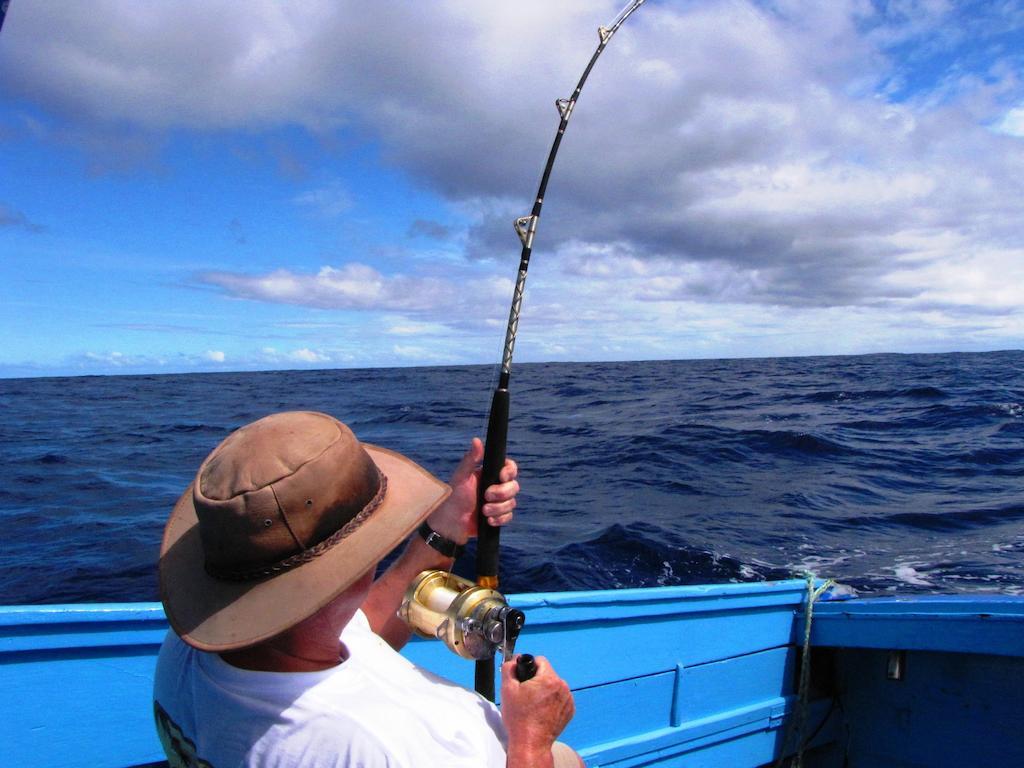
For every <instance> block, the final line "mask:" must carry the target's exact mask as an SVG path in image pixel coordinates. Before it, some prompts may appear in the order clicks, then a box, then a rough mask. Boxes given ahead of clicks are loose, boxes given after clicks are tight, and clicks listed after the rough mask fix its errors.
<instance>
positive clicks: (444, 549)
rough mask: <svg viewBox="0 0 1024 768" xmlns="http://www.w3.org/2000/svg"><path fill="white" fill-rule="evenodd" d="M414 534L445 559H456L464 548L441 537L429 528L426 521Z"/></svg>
mask: <svg viewBox="0 0 1024 768" xmlns="http://www.w3.org/2000/svg"><path fill="white" fill-rule="evenodd" d="M416 532H417V533H418V534H419V535H420V537H421V538H422V539H423V540H424V541H425V542H427V546H429V547H432V548H433V549H436V550H437V551H438V552H440V553H441V554H442V555H444V556H445V557H458V556H459V555H461V554H462V552H463V550H464V549H465V548H466V547H465V546H464V545H462V544H456V543H455V542H454V541H452V540H451V539H447V538H445V537H444V536H442V535H441V534H440V533H438V532H437V531H435V530H434V529H433V528H431V527H430V526H429V525H428V524H427V521H426V520H424V521H423V524H422V525H420V527H419V529H418V530H417V531H416Z"/></svg>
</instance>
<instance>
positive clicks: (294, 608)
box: [154, 412, 582, 768]
mask: <svg viewBox="0 0 1024 768" xmlns="http://www.w3.org/2000/svg"><path fill="white" fill-rule="evenodd" d="M482 454H483V447H482V445H481V443H480V441H479V440H474V441H473V443H472V446H471V447H470V449H469V451H468V452H467V453H466V455H465V456H464V457H463V459H462V462H461V463H460V464H459V466H458V468H457V469H456V470H455V473H454V474H453V476H452V483H451V488H449V487H448V486H447V485H445V484H444V483H442V482H441V481H439V480H437V479H436V478H434V477H433V476H432V475H430V474H429V473H428V472H426V471H425V470H424V469H422V468H421V467H419V466H417V465H416V464H415V463H413V462H412V461H410V460H409V459H407V458H406V457H404V456H402V455H401V454H398V453H395V452H393V451H388V450H386V449H383V448H378V447H375V446H371V445H366V444H362V443H360V442H359V441H358V440H357V439H356V437H355V436H354V435H353V434H352V432H351V431H350V430H349V429H348V427H346V426H345V425H344V424H342V423H341V422H340V421H337V420H336V419H334V418H332V417H330V416H327V415H325V414H321V413H312V412H297V413H281V414H275V415H273V416H268V417H266V418H264V419H261V420H259V421H257V422H254V423H253V424H250V425H248V426H246V427H242V428H241V429H239V430H238V431H236V432H234V433H232V434H231V435H230V436H228V437H227V438H226V439H225V440H224V441H223V442H222V443H221V444H220V445H219V446H217V448H216V449H214V451H213V452H212V453H211V454H210V455H209V456H208V457H207V458H206V460H205V461H204V462H203V464H202V465H201V466H200V468H199V471H198V473H197V474H196V477H195V480H194V481H193V483H192V485H191V486H190V487H189V488H188V489H187V490H186V491H185V493H184V494H183V495H182V497H181V498H180V499H179V500H178V503H177V504H176V505H175V508H174V511H173V512H172V513H171V516H170V519H169V521H168V523H167V528H166V530H165V532H164V541H163V545H162V547H161V553H160V590H161V598H162V600H163V604H164V608H165V610H166V613H167V617H168V620H169V621H170V623H171V627H172V628H173V630H174V632H173V633H168V637H167V640H166V641H165V642H164V645H163V647H162V648H161V651H160V657H159V661H158V663H157V672H156V681H155V688H154V700H155V701H154V711H155V715H156V721H157V730H158V732H159V734H160V738H161V741H162V743H163V745H164V750H165V751H166V752H167V754H168V758H169V760H170V763H171V765H172V766H213V767H214V768H228V767H229V766H231V767H233V766H275V767H280V768H284V767H285V766H313V767H314V768H321V767H322V766H323V767H326V766H332V767H333V766H365V767H366V768H375V767H376V766H388V767H392V766H394V767H399V766H401V767H403V768H404V767H406V766H425V767H426V768H448V767H449V766H473V767H474V768H476V767H477V766H502V765H507V766H508V768H540V767H541V766H543V768H550V767H551V766H563V765H564V766H574V767H575V766H580V765H582V761H580V759H579V757H578V756H577V755H576V754H575V753H574V752H573V751H572V750H571V749H569V748H567V747H566V746H565V745H564V744H561V743H557V744H556V742H555V740H556V738H557V736H558V735H559V734H560V733H561V731H562V729H563V728H564V727H565V725H566V724H567V723H568V722H569V720H570V719H571V718H572V715H573V703H572V695H571V694H570V692H569V689H568V686H567V685H566V684H565V682H564V681H562V680H561V679H560V678H559V677H558V676H557V675H556V674H555V673H554V671H553V670H552V669H551V666H550V665H549V664H548V663H547V662H546V660H544V659H543V657H538V659H537V666H538V671H537V675H536V677H534V678H533V679H531V680H529V681H526V682H525V683H519V682H518V681H517V680H516V679H515V675H514V663H513V662H509V663H507V664H504V665H503V666H502V670H501V674H502V684H501V698H502V708H501V711H500V712H499V711H498V710H497V709H496V708H495V707H494V706H493V705H492V704H490V703H489V702H487V701H485V700H484V699H483V698H481V697H479V696H477V695H476V694H475V693H472V692H470V691H467V690H465V689H463V688H460V687H458V686H456V685H454V684H452V683H450V682H448V681H445V680H443V679H442V678H439V677H436V676H434V675H432V674H431V673H429V672H427V671H426V670H422V669H419V668H418V667H416V666H414V665H413V664H411V663H410V662H408V661H407V660H405V659H404V658H403V657H401V656H400V655H399V654H398V653H397V650H398V649H399V648H401V647H402V646H403V645H404V644H405V642H406V641H407V640H408V638H409V629H408V628H407V627H406V626H405V624H404V622H402V620H401V619H400V618H398V617H397V615H396V611H397V609H398V606H399V604H400V603H401V600H402V596H403V594H404V592H405V589H406V587H407V586H408V585H409V584H410V582H411V581H412V580H413V578H414V577H415V576H416V575H417V574H418V573H419V572H421V571H423V570H428V569H436V568H440V569H447V568H449V567H450V566H451V563H452V559H451V557H450V555H452V554H453V553H454V551H455V550H457V549H458V548H459V547H460V546H461V545H462V544H464V543H465V542H466V541H467V540H468V539H469V538H470V537H471V536H474V535H475V534H476V517H475V506H476V495H477V482H478V477H479V471H478V470H477V469H476V466H477V464H478V463H479V461H480V459H481V457H482ZM517 475H518V470H517V467H516V465H515V463H514V462H512V461H508V462H506V464H505V467H504V468H503V470H502V472H501V475H500V478H499V482H498V483H497V484H495V485H493V486H491V487H490V488H488V489H487V491H486V494H485V501H486V503H485V504H484V506H483V514H484V515H485V517H486V519H487V521H488V523H489V524H491V525H504V524H506V523H508V522H509V521H510V520H511V519H512V514H513V509H514V508H515V503H516V501H515V497H516V494H517V493H518V491H519V484H518V482H517V480H516V477H517ZM421 523H425V524H424V525H421ZM417 526H420V530H419V533H420V535H417V536H413V537H412V539H411V541H410V542H409V544H408V545H407V546H406V548H405V550H404V551H403V553H402V554H401V555H400V556H399V558H398V559H397V560H396V561H395V562H394V563H393V565H391V567H390V568H388V570H387V571H386V572H385V573H384V574H383V575H382V576H381V577H380V578H379V579H376V581H375V580H374V576H375V571H376V568H377V564H378V563H379V561H380V560H381V559H382V558H383V557H384V556H385V555H386V554H388V552H390V551H391V550H392V549H393V548H394V547H395V546H397V545H398V544H399V543H400V542H402V541H403V540H404V539H405V538H406V537H407V536H409V534H411V533H412V532H413V531H415V530H417ZM432 532H433V534H434V535H431V533H432ZM428 540H430V541H431V544H428V543H427V541H428ZM439 540H440V541H439Z"/></svg>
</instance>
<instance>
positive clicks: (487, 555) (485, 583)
mask: <svg viewBox="0 0 1024 768" xmlns="http://www.w3.org/2000/svg"><path fill="white" fill-rule="evenodd" d="M643 3H644V0H631V2H630V3H629V4H627V5H626V6H625V7H624V8H623V9H622V10H621V11H619V14H618V16H616V17H615V19H614V20H613V21H612V23H611V24H609V25H608V26H606V27H599V28H598V30H597V33H598V38H599V41H598V45H597V49H596V50H595V51H594V53H593V55H592V56H591V57H590V61H589V62H588V63H587V67H586V69H584V70H583V74H582V75H581V76H580V79H579V82H578V83H577V84H576V89H575V90H574V91H573V92H572V96H570V97H569V98H567V99H557V100H556V101H555V107H556V108H557V109H558V115H559V118H560V120H559V123H558V131H557V132H556V133H555V139H554V142H553V143H552V144H551V150H550V151H549V152H548V159H547V162H546V163H545V165H544V172H543V173H542V174H541V178H540V186H539V187H538V188H537V195H536V197H535V198H534V201H533V210H531V211H530V213H529V215H528V216H521V217H519V218H518V219H516V220H515V230H516V233H517V234H518V235H519V239H520V241H521V242H522V246H523V248H522V252H521V253H520V256H519V273H518V274H517V276H516V284H515V289H514V290H513V293H512V307H511V309H510V310H509V315H508V328H507V330H506V331H505V346H504V350H503V352H502V356H501V373H500V375H499V378H498V385H497V387H496V388H495V390H494V394H493V396H492V397H491V410H490V415H489V416H488V419H487V441H486V443H485V446H484V462H483V469H482V471H481V475H480V482H479V486H478V497H477V523H478V525H477V530H478V533H477V544H476V582H477V585H478V586H480V587H482V588H484V589H490V590H496V589H497V588H498V548H499V540H500V532H501V529H500V528H496V527H494V526H492V525H489V524H488V523H487V521H486V520H484V519H483V513H482V511H481V510H482V508H483V504H484V498H483V494H484V491H485V490H486V489H487V488H489V487H490V486H491V485H493V484H495V483H497V482H498V479H499V474H500V473H501V469H502V467H504V466H505V450H506V444H507V441H508V418H509V379H510V377H511V372H512V352H513V350H514V349H515V344H516V332H517V331H518V329H519V314H520V312H521V310H522V306H523V292H524V290H525V288H526V271H527V269H528V268H529V266H530V255H531V254H532V252H533V240H534V236H535V235H536V233H537V223H538V222H539V221H540V211H541V207H542V206H543V204H544V195H545V193H546V192H547V188H548V180H549V179H550V178H551V169H552V168H553V167H554V164H555V157H556V156H557V154H558V148H559V147H560V146H561V144H562V137H563V136H564V135H565V129H566V127H567V126H568V125H569V118H570V117H572V113H573V109H574V108H575V106H576V101H577V99H579V96H580V91H582V90H583V86H584V84H585V83H586V82H587V78H588V77H589V76H590V70H592V69H593V68H594V64H595V63H596V62H597V59H598V57H599V56H600V55H601V52H602V51H604V49H605V46H606V45H608V41H609V40H611V39H612V36H613V35H614V34H615V33H616V32H617V31H618V29H619V27H621V26H622V25H623V24H624V23H625V21H626V19H628V18H629V17H630V16H631V15H632V14H633V12H634V11H636V9H637V8H639V7H640V6H641V5H643ZM514 618H516V619H518V623H519V626H518V627H515V626H506V627H505V635H510V634H512V632H514V633H515V634H516V635H518V631H519V629H520V628H521V627H522V619H521V614H520V616H519V617H514ZM510 630H511V631H510ZM514 642H515V638H514V637H512V638H511V643H510V642H509V640H508V639H506V640H505V641H504V642H503V643H502V649H503V651H504V652H505V658H506V659H507V658H508V657H509V656H510V655H511V651H512V645H513V644H514ZM476 690H477V692H478V693H480V694H481V695H482V696H485V697H486V698H488V699H489V700H491V701H494V654H493V653H491V654H490V655H489V656H488V657H487V658H484V659H478V660H477V662H476Z"/></svg>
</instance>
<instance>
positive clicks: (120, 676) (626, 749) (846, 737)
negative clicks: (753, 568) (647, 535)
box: [0, 580, 1024, 768]
mask: <svg viewBox="0 0 1024 768" xmlns="http://www.w3.org/2000/svg"><path fill="white" fill-rule="evenodd" d="M821 586H824V585H815V584H809V583H808V582H805V581H802V580H788V581H777V582H758V583H747V584H721V585H707V586H684V587H662V588H652V589H627V590H611V591H595V592H564V593H542V594H523V595H514V596H512V597H510V603H511V604H512V605H514V606H516V607H518V608H520V609H522V610H523V611H524V612H525V613H526V615H527V617H528V623H527V626H526V629H525V630H524V632H523V635H522V636H521V638H520V640H519V646H518V647H519V649H521V650H522V651H524V652H532V653H539V654H543V655H545V656H548V657H549V658H550V659H551V660H552V662H553V664H554V665H555V667H556V669H558V670H559V672H560V673H561V674H562V675H563V676H564V677H565V678H566V679H567V680H568V681H569V683H570V685H571V686H572V688H573V690H574V692H575V698H576V708H577V713H576V717H575V719H574V720H573V722H572V723H571V724H570V725H569V728H568V729H567V730H566V732H565V733H564V734H563V738H564V740H565V741H567V742H568V743H569V744H571V745H572V746H574V747H575V748H576V749H577V750H578V751H579V752H580V754H581V755H582V756H583V757H584V759H585V761H586V763H587V765H588V766H616V767H617V768H620V767H621V768H625V767H626V766H685V767H686V768H695V767H696V766H722V767H726V768H748V767H749V768H755V767H756V766H772V765H775V764H777V763H778V764H784V765H787V766H788V765H791V764H796V765H803V766H805V767H806V768H843V767H849V768H883V767H884V768H944V767H945V766H949V767H950V768H953V767H954V766H955V767H956V768H969V767H970V766H1016V765H1024V729H1022V728H1021V727H1020V723H1021V722H1024V598H1021V597H1011V596H1003V595H974V596H955V597H943V596H922V597H906V598H903V597H891V598H890V597H886V598H878V597H871V598H857V597H853V596H850V595H848V594H844V593H843V591H842V590H832V591H830V592H824V593H823V594H822V595H821V598H820V599H819V600H817V601H814V600H813V599H811V596H812V594H814V593H815V592H816V590H818V589H820V587H821ZM808 608H810V610H808ZM808 616H810V622H809V623H808ZM808 624H809V625H808ZM166 631H167V622H166V620H165V618H164V615H163V611H162V608H161V606H160V605H159V604H158V603H134V604H105V605H104V604H89V605H84V604H83V605H47V606H12V607H5V608H0V663H2V669H3V678H2V679H3V683H4V690H5V692H6V695H5V698H4V702H5V703H4V707H3V716H2V718H0V764H3V765H4V766H39V767H40V768H46V767H48V766H54V767H56V766H62V767H68V766H70V767H72V768H73V767H75V766H82V767H83V768H84V767H85V766H88V767H89V768H104V767H107V766H109V767H110V768H114V767H115V766H117V767H119V768H125V767H127V766H156V765H164V764H165V763H164V756H163V753H162V751H161V748H160V744H159V742H158V740H157V737H156V734H155V730H154V728H153V724H152V705H151V686H152V677H153V669H154V665H155V662H156V653H157V650H158V648H159V646H160V643H161V641H162V640H163V637H164V634H165V632H166ZM805 649H808V651H809V652H805ZM405 653H406V654H407V655H408V656H409V657H410V658H412V659H413V660H414V661H416V662H417V663H419V664H422V665H423V666H425V667H428V668H430V669H433V670H435V671H437V672H439V673H441V674H444V675H446V676H448V677H450V678H451V679H453V680H455V681H457V682H459V683H461V684H463V685H465V686H466V687H472V676H473V665H472V664H471V663H468V662H466V661H464V660H462V659H459V658H458V657H456V656H455V655H453V654H452V653H450V652H449V651H448V650H447V649H446V648H445V647H444V645H442V644H441V643H438V642H436V641H426V640H418V639H414V640H413V641H412V642H410V643H409V645H408V646H407V648H406V651H405Z"/></svg>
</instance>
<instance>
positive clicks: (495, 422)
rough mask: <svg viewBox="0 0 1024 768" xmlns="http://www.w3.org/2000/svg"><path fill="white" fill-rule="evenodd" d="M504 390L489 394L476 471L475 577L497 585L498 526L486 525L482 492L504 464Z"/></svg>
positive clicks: (505, 396)
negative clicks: (480, 466) (481, 459)
mask: <svg viewBox="0 0 1024 768" xmlns="http://www.w3.org/2000/svg"><path fill="white" fill-rule="evenodd" d="M508 406H509V395H508V390H507V389H505V388H503V387H498V389H496V390H494V397H492V398H491V415H490V416H489V418H488V419H487V442H486V444H485V445H484V465H483V469H482V470H481V472H480V483H479V485H478V487H477V539H476V578H477V583H478V584H480V583H482V582H481V577H485V578H490V579H493V580H494V582H493V583H490V582H488V585H489V586H491V587H492V588H494V587H496V586H497V581H496V580H497V577H498V544H499V541H500V534H501V529H500V528H496V527H495V526H493V525H490V524H489V523H488V522H487V521H486V520H485V519H484V516H483V506H484V492H485V491H486V490H487V489H488V488H489V487H491V486H492V485H494V484H495V483H497V482H498V477H499V475H500V474H501V470H502V467H504V466H505V448H506V444H507V442H508Z"/></svg>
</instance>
